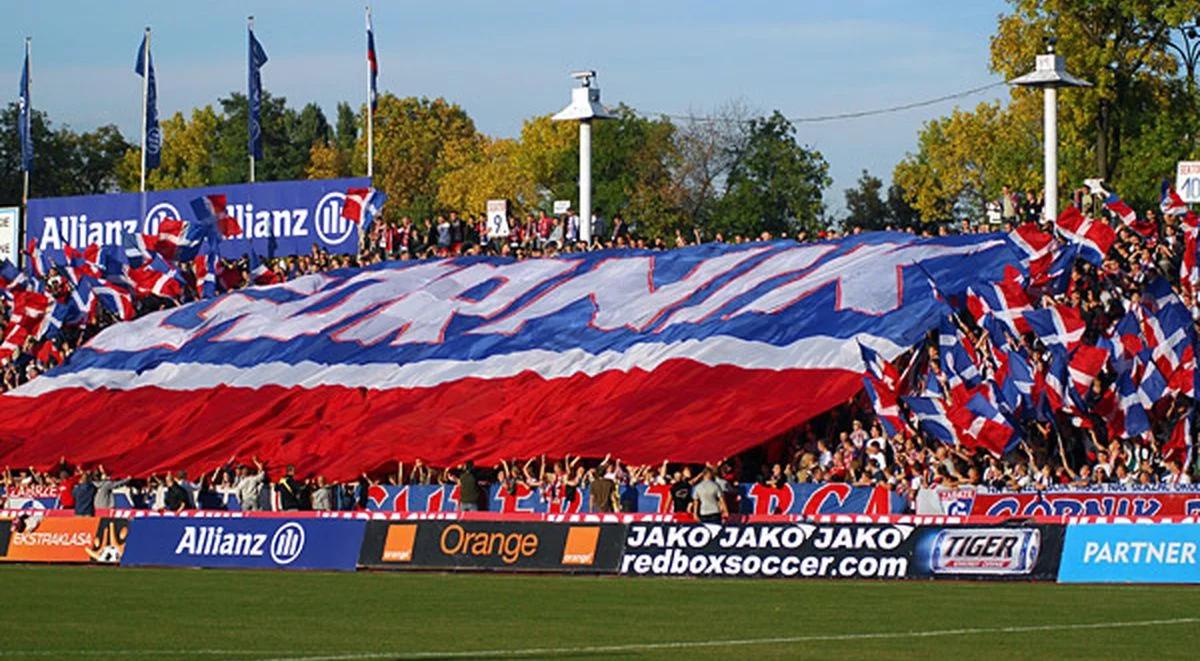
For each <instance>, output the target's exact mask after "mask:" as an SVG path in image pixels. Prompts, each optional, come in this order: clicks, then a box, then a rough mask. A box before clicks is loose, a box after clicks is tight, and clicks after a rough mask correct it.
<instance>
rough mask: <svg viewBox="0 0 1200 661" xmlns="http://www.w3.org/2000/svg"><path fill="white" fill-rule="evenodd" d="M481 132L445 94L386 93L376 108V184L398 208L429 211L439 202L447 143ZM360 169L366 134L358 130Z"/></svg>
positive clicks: (423, 213) (417, 212)
mask: <svg viewBox="0 0 1200 661" xmlns="http://www.w3.org/2000/svg"><path fill="white" fill-rule="evenodd" d="M475 135H476V131H475V123H474V122H473V121H471V118H470V117H469V116H468V115H467V113H466V112H465V111H464V110H463V109H462V108H460V107H458V106H457V105H455V104H453V103H449V102H447V101H446V100H445V99H440V98H439V99H433V100H430V99H427V98H420V99H418V98H416V97H407V98H403V99H401V98H398V97H396V96H394V95H392V94H382V95H380V97H379V103H378V106H377V108H376V111H375V165H376V167H375V177H374V178H375V186H376V187H377V188H381V189H382V190H383V191H384V192H386V193H387V195H388V205H389V207H390V208H391V213H393V214H407V215H411V216H414V217H426V216H429V215H431V214H432V213H434V212H435V211H436V210H437V209H438V208H439V207H438V186H439V183H440V180H441V177H442V176H443V175H444V174H445V172H446V167H445V163H444V161H443V154H444V151H445V149H446V146H447V145H449V144H451V143H454V142H456V141H460V140H470V139H473V138H474V137H475ZM358 140H359V143H358V148H357V149H356V150H355V154H354V169H355V171H360V172H361V171H365V170H366V151H367V150H366V137H365V136H361V135H360V136H359V139H358Z"/></svg>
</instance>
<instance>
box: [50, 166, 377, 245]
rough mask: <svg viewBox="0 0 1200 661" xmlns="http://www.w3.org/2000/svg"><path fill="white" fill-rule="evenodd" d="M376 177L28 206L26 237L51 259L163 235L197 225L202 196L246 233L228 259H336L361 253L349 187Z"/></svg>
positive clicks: (114, 196)
mask: <svg viewBox="0 0 1200 661" xmlns="http://www.w3.org/2000/svg"><path fill="white" fill-rule="evenodd" d="M369 185H370V179H366V178H362V177H357V178H346V179H321V180H312V181H276V182H262V183H255V184H230V185H227V186H209V187H206V188H186V189H176V190H164V191H151V192H148V193H145V194H142V193H117V194H108V195H79V196H75V197H49V198H34V199H31V200H29V208H28V212H27V213H26V224H27V228H26V231H27V236H28V237H29V238H30V239H33V240H36V241H37V242H38V247H39V248H41V249H42V250H44V251H47V252H48V253H49V254H57V253H58V252H59V251H61V250H62V249H63V246H65V245H67V244H70V245H71V246H74V247H76V248H82V247H84V246H87V245H90V244H97V245H100V246H104V245H121V241H122V238H123V237H125V236H126V235H134V234H157V233H158V224H159V223H160V222H161V221H162V219H163V218H177V219H179V220H185V221H188V222H192V221H195V220H197V218H196V212H195V211H193V209H192V202H193V201H195V200H196V199H198V198H200V197H201V196H204V195H214V194H221V195H225V196H226V210H227V211H228V213H229V214H230V215H232V216H233V217H234V218H236V219H237V220H238V224H239V225H240V226H241V228H242V233H241V234H240V235H238V236H236V237H233V238H230V239H226V240H223V241H221V244H220V252H221V256H222V257H226V258H237V257H241V256H242V255H246V254H249V253H250V250H251V245H253V249H254V252H255V253H257V254H258V255H260V256H264V257H279V256H284V255H305V254H308V253H309V252H310V251H311V250H312V247H313V246H314V245H317V246H320V247H322V248H324V249H325V250H328V251H330V252H334V253H353V252H357V250H358V225H357V224H355V223H353V222H350V221H349V220H346V219H345V218H342V216H341V213H342V202H343V201H344V200H345V197H346V190H347V189H349V188H362V187H366V186H369Z"/></svg>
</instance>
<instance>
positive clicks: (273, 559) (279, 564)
mask: <svg viewBox="0 0 1200 661" xmlns="http://www.w3.org/2000/svg"><path fill="white" fill-rule="evenodd" d="M129 525H130V532H129V542H128V543H127V544H126V546H125V552H124V555H123V556H122V557H121V565H122V566H134V567H135V566H174V567H237V568H251V569H336V570H343V571H351V570H353V569H354V568H355V564H356V563H357V561H358V553H359V548H360V547H361V545H362V541H363V531H364V530H365V529H366V522H364V521H358V520H349V519H321V518H240V517H232V518H216V519H205V518H201V517H175V516H158V517H144V518H136V519H133V520H132V521H130V524H129Z"/></svg>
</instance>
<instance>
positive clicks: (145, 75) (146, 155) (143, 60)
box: [133, 28, 162, 179]
mask: <svg viewBox="0 0 1200 661" xmlns="http://www.w3.org/2000/svg"><path fill="white" fill-rule="evenodd" d="M133 70H134V71H135V72H136V73H137V75H139V76H141V77H142V81H143V83H142V176H143V179H144V178H145V173H146V172H148V171H150V170H153V169H154V168H156V167H158V165H159V162H160V160H161V156H162V133H161V132H160V130H159V126H158V83H157V82H156V81H155V79H154V59H153V58H151V57H150V28H146V34H145V35H143V36H142V45H141V47H140V48H138V55H137V64H135V65H134V67H133Z"/></svg>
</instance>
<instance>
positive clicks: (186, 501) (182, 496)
mask: <svg viewBox="0 0 1200 661" xmlns="http://www.w3.org/2000/svg"><path fill="white" fill-rule="evenodd" d="M163 505H164V508H165V509H166V510H167V511H168V512H182V511H184V510H190V509H193V508H194V507H195V503H193V502H192V500H191V494H189V493H188V490H187V489H186V488H184V486H183V485H182V484H180V483H179V480H178V479H176V477H175V476H174V475H173V474H171V473H169V472H168V473H167V493H166V498H165V500H164V502H163Z"/></svg>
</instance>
